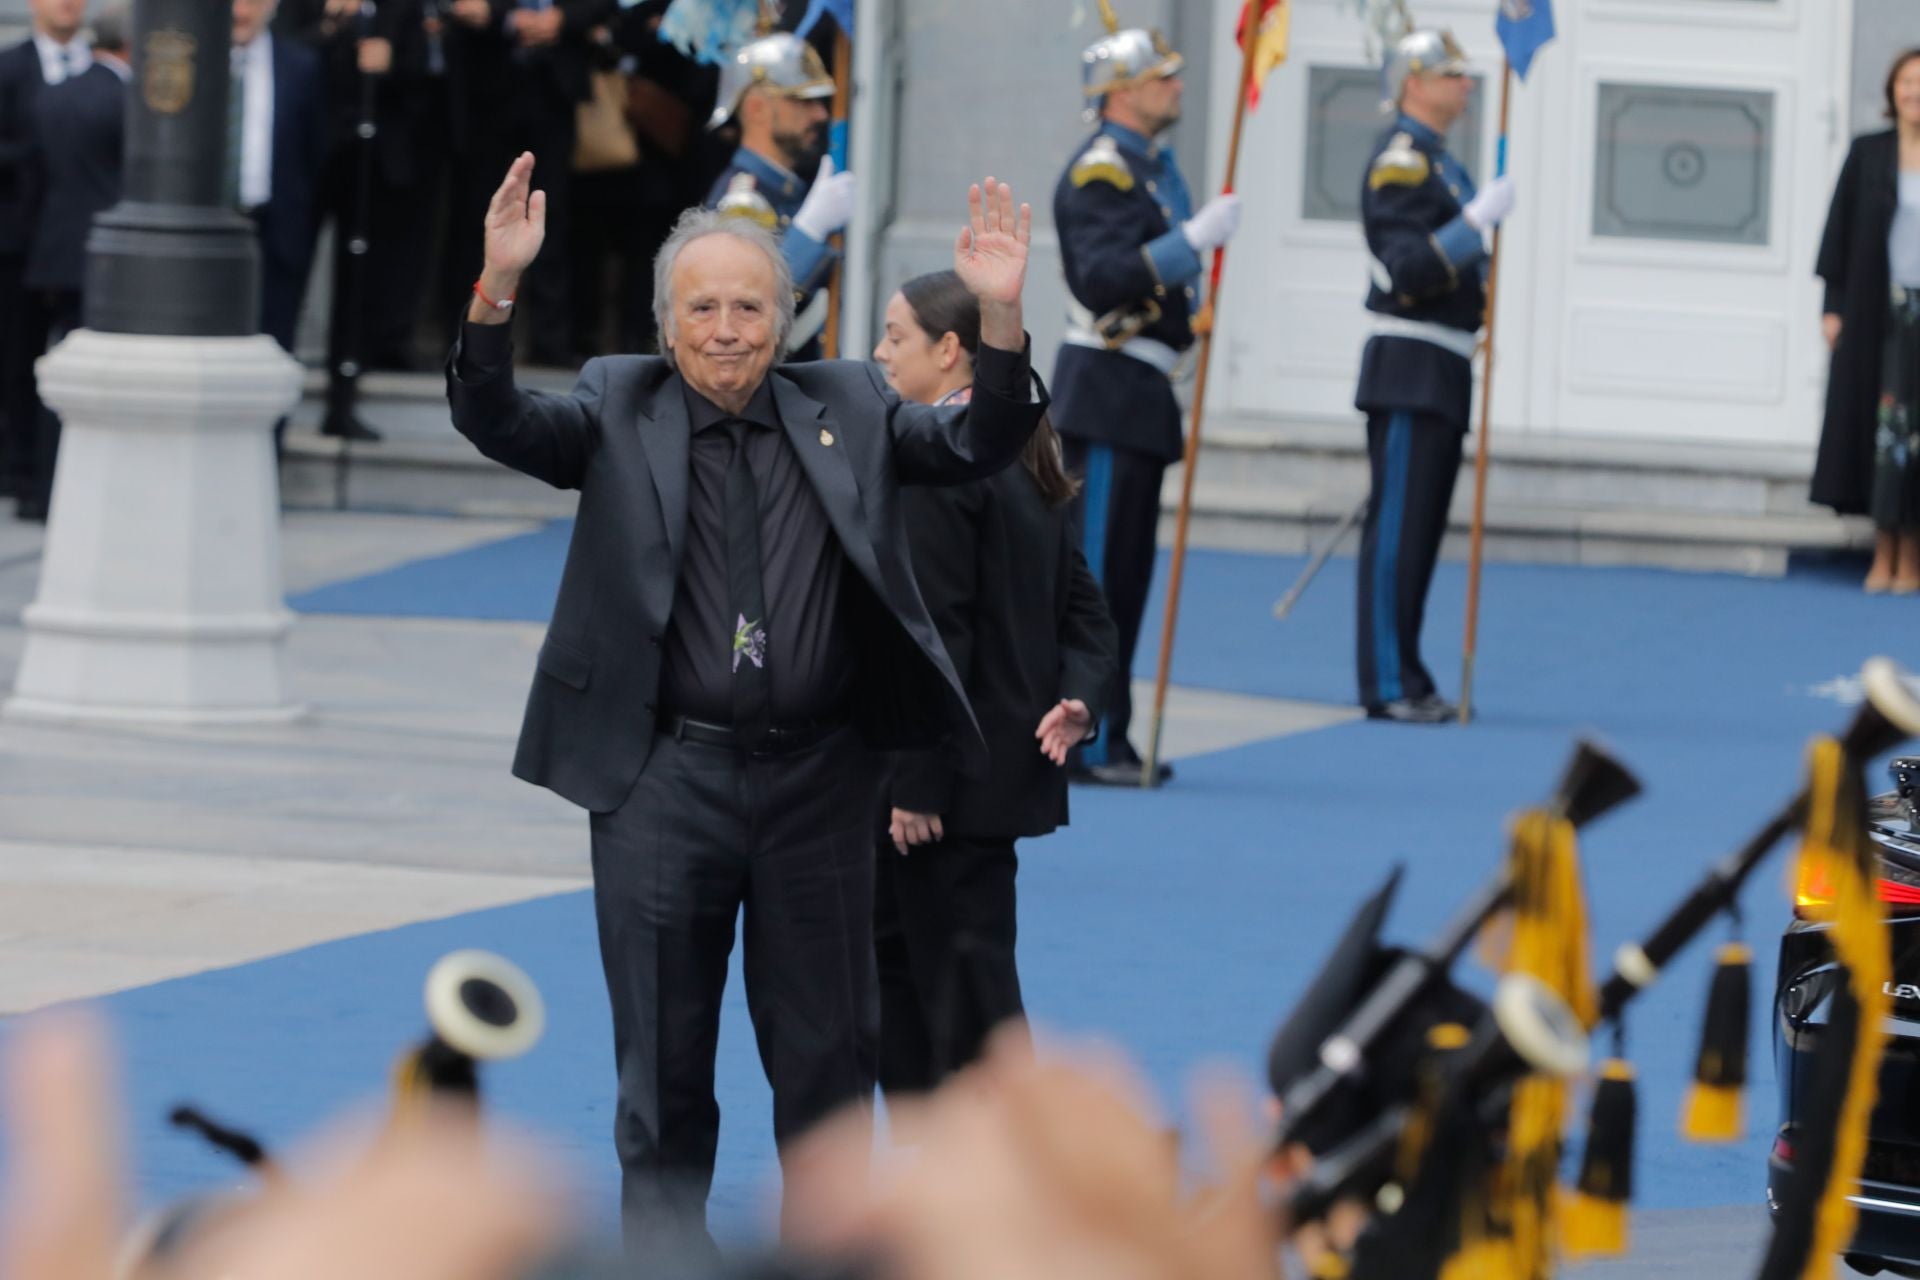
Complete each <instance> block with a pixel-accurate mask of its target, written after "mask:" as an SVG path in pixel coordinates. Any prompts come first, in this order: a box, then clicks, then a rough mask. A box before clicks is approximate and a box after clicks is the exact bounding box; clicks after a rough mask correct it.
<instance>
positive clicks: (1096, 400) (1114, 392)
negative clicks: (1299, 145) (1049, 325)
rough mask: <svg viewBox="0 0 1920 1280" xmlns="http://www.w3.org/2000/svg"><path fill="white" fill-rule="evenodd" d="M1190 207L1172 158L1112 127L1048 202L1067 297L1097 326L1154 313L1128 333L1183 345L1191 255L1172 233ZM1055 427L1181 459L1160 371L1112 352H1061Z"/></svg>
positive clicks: (1169, 393) (1195, 283)
mask: <svg viewBox="0 0 1920 1280" xmlns="http://www.w3.org/2000/svg"><path fill="white" fill-rule="evenodd" d="M1192 213H1193V197H1192V195H1191V194H1190V192H1189V191H1188V188H1187V183H1186V179H1184V178H1182V177H1181V176H1180V170H1179V169H1178V168H1177V167H1176V166H1175V164H1174V159H1173V153H1172V152H1171V151H1169V150H1167V149H1165V148H1159V147H1155V146H1154V144H1153V142H1152V141H1151V140H1150V139H1148V138H1145V137H1142V136H1141V135H1140V134H1138V133H1135V132H1134V131H1133V130H1131V129H1128V128H1125V127H1123V126H1121V125H1117V124H1114V123H1113V122H1112V121H1106V122H1103V123H1102V124H1101V126H1100V128H1099V130H1098V131H1097V132H1096V133H1095V134H1094V135H1093V137H1091V138H1089V139H1088V140H1087V143H1086V144H1085V145H1084V146H1083V147H1082V148H1081V149H1080V150H1079V151H1078V152H1076V153H1075V155H1074V158H1073V160H1072V161H1071V162H1070V163H1069V164H1068V165H1067V168H1066V171H1065V172H1064V173H1063V174H1061V176H1060V181H1059V184H1058V185H1057V186H1056V187H1055V188H1054V193H1053V222H1054V227H1055V229H1056V230H1057V231H1058V233H1059V236H1060V259H1061V264H1062V266H1063V267H1064V269H1065V271H1066V277H1067V290H1068V292H1070V293H1071V294H1072V295H1073V297H1074V299H1075V301H1077V302H1078V303H1079V304H1080V305H1081V306H1082V307H1084V308H1086V310H1087V311H1088V312H1090V313H1092V315H1093V317H1094V318H1095V319H1096V320H1097V319H1100V318H1102V317H1107V316H1110V315H1112V314H1113V313H1116V312H1120V313H1123V314H1129V315H1133V316H1135V317H1139V316H1142V315H1152V313H1153V312H1154V311H1156V310H1157V312H1158V314H1157V315H1153V318H1152V319H1150V320H1147V321H1146V322H1145V323H1144V324H1142V325H1141V326H1140V327H1139V328H1138V330H1137V336H1140V337H1144V338H1152V339H1154V340H1156V341H1158V342H1161V343H1164V344H1165V345H1167V346H1169V347H1171V348H1173V349H1174V350H1175V351H1184V350H1186V349H1187V348H1188V347H1190V346H1192V345H1193V311H1194V308H1195V306H1196V304H1197V302H1198V298H1199V284H1200V272H1201V265H1202V264H1201V261H1200V255H1199V254H1198V253H1196V252H1194V250H1193V247H1192V246H1191V245H1189V244H1188V243H1187V241H1186V237H1185V236H1183V235H1182V234H1181V233H1180V224H1181V223H1183V222H1185V221H1186V220H1187V219H1188V218H1189V217H1190V216H1192ZM1053 392H1054V410H1053V413H1054V424H1055V426H1056V427H1058V429H1059V430H1060V431H1061V432H1063V433H1064V434H1066V435H1071V436H1080V437H1082V438H1085V439H1089V440H1095V441H1099V442H1101V443H1105V444H1111V445H1114V446H1117V447H1119V448H1123V449H1131V450H1133V451H1135V452H1138V453H1145V454H1149V455H1153V456H1157V457H1162V458H1166V459H1169V460H1171V459H1174V458H1178V457H1179V456H1180V453H1181V442H1180V409H1179V406H1178V405H1177V404H1176V403H1175V401H1174V398H1173V389H1172V386H1171V384H1170V383H1169V382H1168V380H1167V376H1166V374H1165V373H1163V372H1162V371H1160V370H1159V369H1156V368H1155V367H1153V366H1152V365H1150V364H1146V363H1144V362H1143V361H1140V360H1137V359H1135V358H1134V357H1132V356H1130V355H1125V354H1122V353H1121V352H1119V351H1110V350H1096V349H1094V348H1090V347H1083V346H1074V345H1071V344H1067V345H1063V346H1062V347H1061V348H1060V355H1059V358H1058V361H1057V363H1056V364H1055V366H1054V375H1053Z"/></svg>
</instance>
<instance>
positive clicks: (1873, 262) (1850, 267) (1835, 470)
mask: <svg viewBox="0 0 1920 1280" xmlns="http://www.w3.org/2000/svg"><path fill="white" fill-rule="evenodd" d="M1899 172H1900V140H1899V136H1898V135H1897V134H1896V133H1895V132H1894V131H1893V130H1891V129H1888V130H1886V131H1885V132H1882V133H1868V134H1863V135H1861V136H1860V137H1858V138H1855V139H1854V140H1853V147H1852V149H1851V150H1849V151H1848V152H1847V163H1846V165H1845V166H1844V167H1843V168H1842V169H1841V170H1840V180H1839V182H1838V183H1836V184H1835V186H1834V189H1833V203H1832V205H1831V206H1830V207H1829V209H1828V212H1827V229H1826V231H1825V233H1824V234H1822V235H1821V237H1820V257H1819V260H1818V265H1817V266H1816V267H1815V270H1816V271H1817V273H1818V274H1819V276H1820V278H1821V280H1823V281H1825V283H1826V286H1827V289H1826V299H1825V302H1824V303H1823V305H1822V310H1824V311H1827V312H1830V313H1832V314H1833V315H1837V316H1839V317H1840V318H1841V326H1840V341H1839V342H1838V343H1836V344H1835V345H1834V348H1833V358H1832V363H1831V366H1830V368H1829V370H1828V374H1827V411H1826V419H1825V424H1824V426H1823V428H1822V430H1821V432H1820V451H1819V453H1818V454H1817V455H1816V457H1815V460H1814V465H1813V495H1812V496H1813V500H1814V501H1815V502H1818V503H1820V504H1821V505H1823V506H1828V507H1832V508H1833V509H1834V510H1835V511H1838V512H1839V513H1841V514H1842V515H1849V514H1854V515H1861V514H1865V512H1866V510H1867V499H1868V497H1869V496H1870V494H1871V493H1872V490H1873V435H1874V431H1875V429H1876V428H1877V426H1878V425H1879V406H1880V391H1881V386H1880V365H1881V362H1882V360H1883V359H1884V358H1885V355H1884V352H1883V351H1882V349H1881V348H1882V345H1883V342H1884V338H1885V334H1886V328H1887V315H1888V312H1889V311H1890V310H1891V307H1890V304H1889V298H1890V295H1891V292H1892V285H1893V275H1892V271H1893V269H1892V267H1891V266H1890V265H1889V264H1888V260H1887V234H1888V232H1889V231H1891V230H1892V228H1893V214H1894V210H1895V209H1896V208H1898V206H1899V203H1900V191H1899V184H1900V179H1899Z"/></svg>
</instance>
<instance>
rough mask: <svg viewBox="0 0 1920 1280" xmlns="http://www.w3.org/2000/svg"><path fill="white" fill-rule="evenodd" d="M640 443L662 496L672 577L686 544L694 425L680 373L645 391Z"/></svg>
mask: <svg viewBox="0 0 1920 1280" xmlns="http://www.w3.org/2000/svg"><path fill="white" fill-rule="evenodd" d="M639 400H640V412H641V413H643V414H645V415H646V417H647V421H646V422H644V423H642V424H641V426H640V446H641V448H642V449H644V450H645V451H646V455H647V470H648V471H649V472H650V473H651V475H652V479H653V492H654V494H655V495H656V496H657V497H658V498H659V499H660V520H661V523H663V524H665V525H666V527H667V550H668V553H669V554H670V555H671V556H672V559H673V577H674V580H675V581H678V580H679V577H680V559H681V556H682V555H683V554H684V553H685V552H686V548H687V485H688V483H689V482H690V476H689V473H688V469H687V468H688V456H689V450H690V449H691V447H692V446H691V444H690V439H691V436H692V426H691V424H690V423H689V421H688V419H687V395H686V392H685V390H684V389H683V388H682V386H681V382H680V378H679V377H678V375H672V376H669V377H668V378H667V379H666V380H665V381H663V382H661V383H660V384H659V385H658V386H656V387H655V388H654V389H653V393H652V394H651V395H643V396H641V397H640V398H639Z"/></svg>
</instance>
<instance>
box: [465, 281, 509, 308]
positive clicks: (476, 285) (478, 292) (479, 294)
mask: <svg viewBox="0 0 1920 1280" xmlns="http://www.w3.org/2000/svg"><path fill="white" fill-rule="evenodd" d="M473 296H474V297H476V298H478V299H480V301H482V302H484V303H486V304H487V305H488V306H490V307H492V308H493V309H494V310H495V311H505V310H506V309H507V308H508V307H511V306H512V305H513V300H514V298H515V297H516V296H518V295H516V294H508V295H507V296H506V297H505V298H503V299H501V300H500V301H499V302H495V301H494V300H493V299H492V298H489V297H488V296H487V291H486V290H485V289H482V288H481V287H480V282H479V281H478V280H475V281H474V282H473Z"/></svg>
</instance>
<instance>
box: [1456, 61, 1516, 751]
mask: <svg viewBox="0 0 1920 1280" xmlns="http://www.w3.org/2000/svg"><path fill="white" fill-rule="evenodd" d="M1512 105H1513V62H1512V60H1511V59H1507V60H1503V61H1502V62H1501V64H1500V149H1499V150H1498V151H1497V152H1496V153H1495V154H1496V163H1495V168H1494V176H1495V177H1505V176H1506V173H1507V120H1508V110H1509V108H1510V107H1511V106H1512ZM1499 307H1500V228H1499V227H1497V226H1496V227H1494V229H1493V252H1492V253H1491V254H1490V255H1489V257H1488V260H1487V326H1486V327H1487V337H1486V359H1485V360H1484V361H1482V362H1481V366H1480V439H1479V440H1478V441H1477V442H1475V445H1474V451H1473V532H1472V534H1471V535H1470V536H1469V538H1468V542H1467V636H1466V642H1465V645H1464V647H1463V648H1462V651H1461V654H1460V723H1461V724H1466V723H1467V722H1468V721H1470V720H1472V719H1473V659H1474V653H1475V650H1476V648H1477V646H1478V645H1479V642H1480V561H1481V553H1482V544H1483V543H1484V541H1485V538H1486V526H1487V437H1488V436H1489V435H1490V434H1491V432H1492V430H1493V322H1494V318H1495V316H1496V315H1497V314H1498V313H1499Z"/></svg>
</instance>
